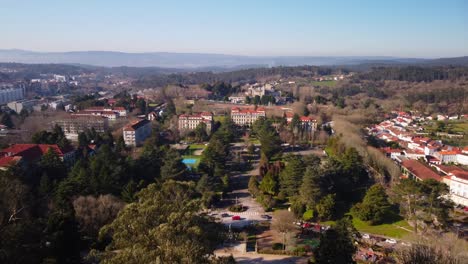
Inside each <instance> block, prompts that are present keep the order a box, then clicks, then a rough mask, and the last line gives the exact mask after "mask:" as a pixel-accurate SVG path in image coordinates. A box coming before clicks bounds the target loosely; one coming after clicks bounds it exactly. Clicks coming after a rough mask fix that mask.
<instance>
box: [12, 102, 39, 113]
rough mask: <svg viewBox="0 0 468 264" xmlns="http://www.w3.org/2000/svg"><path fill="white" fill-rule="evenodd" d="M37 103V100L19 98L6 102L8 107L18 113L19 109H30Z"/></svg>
mask: <svg viewBox="0 0 468 264" xmlns="http://www.w3.org/2000/svg"><path fill="white" fill-rule="evenodd" d="M36 104H37V100H20V101H13V102H9V103H8V104H7V106H8V108H10V109H11V110H13V111H15V112H16V113H18V114H19V113H20V112H21V110H23V109H26V110H28V111H32V110H33V107H34V106H35V105H36Z"/></svg>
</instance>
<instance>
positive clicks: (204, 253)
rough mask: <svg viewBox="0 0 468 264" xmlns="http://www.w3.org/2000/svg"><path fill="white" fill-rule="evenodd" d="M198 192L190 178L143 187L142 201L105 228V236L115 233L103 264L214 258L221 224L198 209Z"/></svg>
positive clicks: (139, 195)
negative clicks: (188, 179) (187, 181)
mask: <svg viewBox="0 0 468 264" xmlns="http://www.w3.org/2000/svg"><path fill="white" fill-rule="evenodd" d="M197 197H199V195H198V193H197V192H196V191H195V188H194V185H193V184H191V183H180V182H174V181H168V182H166V183H164V184H162V185H161V186H157V185H155V184H151V185H149V186H148V187H147V188H145V189H143V190H142V191H141V192H140V193H139V194H138V201H137V202H135V203H133V204H130V205H128V206H127V207H126V208H125V209H124V210H123V211H122V213H121V214H119V216H118V217H117V218H116V219H115V220H114V222H113V223H111V224H110V225H108V226H106V227H105V228H104V229H103V230H101V236H102V237H106V236H111V237H112V242H111V244H110V245H109V246H108V248H107V250H106V254H105V255H104V258H103V263H209V259H210V256H212V254H213V250H214V248H215V246H216V245H217V244H218V243H219V241H220V235H221V233H220V230H221V229H220V226H219V225H218V224H216V223H214V222H211V221H210V220H209V219H208V218H206V217H205V216H203V215H200V214H199V209H200V201H199V200H197V199H196V198H197ZM148 215H150V216H151V217H148ZM129 224H130V225H129Z"/></svg>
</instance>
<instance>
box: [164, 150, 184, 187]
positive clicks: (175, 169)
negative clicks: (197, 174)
mask: <svg viewBox="0 0 468 264" xmlns="http://www.w3.org/2000/svg"><path fill="white" fill-rule="evenodd" d="M186 174H187V167H186V166H185V164H184V163H183V162H182V158H181V157H180V155H179V153H178V152H177V151H176V150H174V149H171V148H170V149H168V150H167V151H166V153H165V155H164V158H163V165H162V166H161V178H162V179H163V180H167V179H173V180H183V179H185V176H186Z"/></svg>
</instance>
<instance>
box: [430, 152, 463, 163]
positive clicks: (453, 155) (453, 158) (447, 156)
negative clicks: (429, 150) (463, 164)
mask: <svg viewBox="0 0 468 264" xmlns="http://www.w3.org/2000/svg"><path fill="white" fill-rule="evenodd" d="M457 154H460V152H459V151H457V150H443V151H439V152H436V153H435V154H434V156H435V157H437V158H438V159H439V160H440V161H441V162H442V163H456V162H457Z"/></svg>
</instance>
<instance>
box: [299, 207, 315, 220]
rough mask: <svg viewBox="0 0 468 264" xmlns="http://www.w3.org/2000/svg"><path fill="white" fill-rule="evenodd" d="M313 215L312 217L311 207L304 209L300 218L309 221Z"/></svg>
mask: <svg viewBox="0 0 468 264" xmlns="http://www.w3.org/2000/svg"><path fill="white" fill-rule="evenodd" d="M313 217H314V210H311V209H309V210H307V211H305V212H304V214H303V215H302V219H304V221H309V220H310V219H312V218H313Z"/></svg>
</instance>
